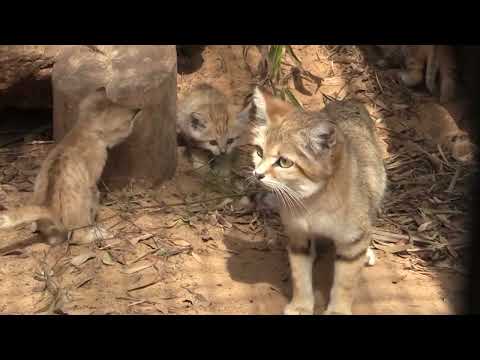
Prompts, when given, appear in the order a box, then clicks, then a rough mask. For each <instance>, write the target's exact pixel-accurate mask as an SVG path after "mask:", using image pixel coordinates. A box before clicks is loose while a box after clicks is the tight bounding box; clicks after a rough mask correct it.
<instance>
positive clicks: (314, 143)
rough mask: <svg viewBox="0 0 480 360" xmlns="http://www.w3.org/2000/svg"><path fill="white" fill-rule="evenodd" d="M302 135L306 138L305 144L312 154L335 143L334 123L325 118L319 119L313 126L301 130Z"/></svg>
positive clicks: (322, 150) (318, 152) (329, 147)
mask: <svg viewBox="0 0 480 360" xmlns="http://www.w3.org/2000/svg"><path fill="white" fill-rule="evenodd" d="M302 135H303V137H304V138H305V139H306V140H307V141H306V144H305V145H306V146H307V147H308V149H309V150H310V151H312V152H313V153H314V154H320V153H322V152H324V151H325V150H329V149H332V148H333V147H335V145H336V144H337V130H336V127H335V124H333V123H332V122H330V121H327V120H321V121H319V122H318V123H317V124H316V125H315V127H313V128H309V129H304V130H302Z"/></svg>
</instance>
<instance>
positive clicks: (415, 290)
mask: <svg viewBox="0 0 480 360" xmlns="http://www.w3.org/2000/svg"><path fill="white" fill-rule="evenodd" d="M294 50H295V51H296V53H297V55H298V56H299V57H300V58H301V60H302V64H303V67H304V68H305V69H308V70H309V71H311V72H312V73H313V74H315V75H317V76H318V77H321V78H323V82H322V85H321V86H320V87H317V86H316V85H315V84H313V83H309V82H305V87H306V88H307V90H309V91H310V92H311V94H312V95H304V94H301V93H300V92H298V91H296V90H292V91H293V92H294V94H295V95H296V96H297V97H298V99H299V100H300V101H301V102H302V103H303V105H304V107H305V108H307V109H319V108H321V107H322V106H323V105H324V100H325V95H329V96H332V97H335V98H343V97H344V96H347V95H351V96H355V97H357V98H359V99H360V100H362V101H363V102H364V103H365V104H366V105H367V107H368V109H369V111H370V113H371V115H372V117H373V118H374V119H375V120H376V121H377V124H378V128H379V132H380V134H381V136H382V138H383V139H384V141H385V154H386V155H385V157H386V161H387V164H390V165H391V166H390V167H389V166H387V169H389V178H390V179H391V180H392V181H393V186H392V189H391V194H390V195H389V197H388V198H387V201H386V209H385V212H384V216H383V217H382V219H381V220H380V221H379V224H378V228H379V229H381V230H383V231H385V232H388V233H390V232H392V233H393V232H394V230H395V231H396V232H397V233H402V232H401V230H404V231H403V234H412V231H411V229H415V230H416V232H414V234H416V236H420V235H422V234H423V235H424V236H425V237H422V239H427V240H428V239H430V240H429V241H431V242H435V241H437V239H446V241H447V245H445V244H444V246H443V247H442V246H440V247H438V246H437V247H433V246H430V247H428V246H427V247H420V246H419V245H418V244H417V243H414V242H413V243H411V244H410V243H408V241H407V242H405V241H403V240H404V239H403V238H402V239H403V240H402V239H400V240H402V241H400V240H399V241H398V242H396V243H392V242H391V241H390V242H388V241H383V242H382V241H380V240H381V239H383V240H385V238H381V237H379V238H378V242H377V243H376V244H377V246H376V249H375V253H376V256H377V264H376V265H375V266H373V267H366V268H365V269H364V270H363V273H362V277H361V282H360V285H359V288H358V296H357V300H356V302H355V305H354V313H355V314H453V313H457V312H459V311H460V308H461V300H462V295H463V287H462V281H463V276H462V269H463V268H462V267H461V266H460V265H459V263H461V261H460V260H459V259H461V257H462V252H461V250H462V249H463V246H460V245H458V244H459V241H460V240H461V239H462V236H463V230H462V229H463V228H464V227H465V224H464V222H465V221H464V220H465V219H464V218H465V211H466V210H465V206H464V205H462V204H463V203H464V202H465V196H466V195H465V191H466V190H465V187H466V185H465V184H466V181H467V175H468V174H467V173H468V171H467V170H465V168H464V167H462V166H460V165H455V169H457V168H458V169H461V175H460V176H457V180H456V184H455V185H456V186H455V188H454V190H453V191H451V192H449V193H446V192H445V188H446V187H447V186H449V185H450V184H451V180H452V177H453V173H452V172H451V171H447V170H449V169H450V167H448V166H446V165H445V168H444V169H443V170H442V169H440V170H439V169H437V170H436V173H435V174H436V176H437V177H436V178H435V179H436V183H437V185H438V187H439V188H438V189H437V188H432V180H429V183H428V184H426V182H425V181H424V182H423V183H422V182H421V181H420V182H419V184H420V185H418V184H417V187H418V186H423V187H422V188H421V189H420V190H419V189H418V188H417V193H416V194H414V193H412V192H413V190H412V189H411V188H409V187H408V185H406V184H403V183H402V184H400V183H399V182H400V181H402V178H401V177H399V176H400V175H401V174H400V175H399V173H398V172H396V171H397V170H398V168H399V167H400V165H398V166H393V165H392V164H394V162H393V161H394V160H395V159H397V158H398V157H401V156H402V154H404V153H405V152H408V149H405V148H404V147H402V146H401V142H402V141H403V140H402V139H398V138H395V136H392V134H393V135H395V134H397V135H398V134H402V136H408V137H410V138H411V139H415V140H417V138H418V136H417V134H416V133H415V131H414V130H412V128H413V127H414V126H413V125H414V124H413V125H412V121H411V120H409V119H410V118H411V116H410V115H411V112H409V111H410V108H411V101H416V100H415V99H416V97H414V99H413V100H412V96H414V95H415V94H414V95H412V93H411V91H410V90H407V89H404V88H402V87H401V86H399V85H395V84H393V83H392V81H393V80H391V77H390V76H389V73H388V71H386V72H383V73H382V72H378V73H377V72H376V71H370V70H368V69H367V70H368V71H367V70H366V69H365V67H361V66H360V65H358V64H357V63H358V59H357V58H355V59H353V60H354V61H353V62H352V61H351V60H352V59H350V58H346V59H342V56H350V54H351V53H350V52H348V51H347V52H345V53H342V52H341V51H338V48H334V47H324V46H313V45H312V46H294ZM354 54H356V53H354ZM355 56H359V55H358V54H357V55H355ZM203 57H204V63H203V65H202V67H201V68H200V69H199V70H198V71H197V72H194V73H192V74H189V75H179V76H178V92H179V96H182V95H183V94H184V93H185V92H186V91H188V90H189V89H191V88H192V87H193V86H195V84H197V83H199V82H203V81H206V82H210V83H213V84H215V85H216V86H218V87H220V88H222V89H223V90H224V91H225V92H227V93H229V94H231V95H232V96H233V97H234V99H235V101H236V102H238V103H239V104H241V103H242V101H243V98H244V96H245V95H247V94H248V92H249V91H250V89H251V84H252V83H253V81H254V76H253V75H252V74H251V72H250V70H249V67H248V65H247V64H255V61H256V60H258V57H257V58H256V57H255V53H254V52H253V51H252V52H250V54H249V55H248V58H247V59H246V61H245V59H244V57H243V53H242V48H241V47H239V46H209V47H208V48H207V49H206V50H205V52H204V54H203ZM362 66H363V65H362ZM251 67H253V65H251ZM356 67H357V68H356ZM288 68H289V65H288V64H285V65H284V69H287V70H288ZM287 70H285V71H287ZM382 82H383V83H382ZM389 84H390V85H389ZM392 84H393V85H392ZM394 86H397V88H395V89H396V90H395V91H394V92H392V93H389V91H390V90H389V89H390V88H392V87H394ZM380 88H381V89H380ZM372 89H373V90H372ZM417 95H418V97H419V98H424V97H425V95H424V94H422V93H421V91H420V92H419V93H418V94H417ZM405 104H407V105H405ZM51 146H52V145H49V144H33V145H32V144H29V143H27V142H25V143H22V144H20V145H19V144H15V145H10V146H7V147H3V148H0V169H1V172H0V204H1V206H2V207H3V208H10V207H12V206H17V205H19V204H21V203H24V202H25V201H26V200H27V199H28V198H29V196H30V194H29V193H30V192H31V191H32V184H33V179H34V176H35V174H36V172H37V171H38V166H39V165H40V164H41V161H42V159H43V158H44V156H45V154H46V153H47V152H48V150H49V148H50V147H51ZM414 150H415V149H414ZM414 150H411V151H414ZM179 151H181V149H179ZM432 151H434V150H432ZM417 152H418V150H417ZM427 153H429V154H430V155H426V154H424V153H422V152H420V154H416V155H417V157H416V158H415V159H418V161H419V162H416V163H415V162H413V161H412V163H411V164H410V165H408V163H407V164H404V163H405V161H404V163H403V164H401V165H402V166H404V165H405V166H407V167H404V168H403V170H402V171H403V172H402V174H404V175H405V173H406V172H408V171H409V170H408V169H409V168H408V166H410V167H411V168H412V169H413V168H414V169H415V171H420V173H418V174H417V173H409V174H406V175H405V176H404V177H410V178H414V179H417V180H418V179H422V178H421V176H424V177H425V176H429V175H428V173H425V174H422V173H421V168H422V166H423V165H424V163H428V162H429V161H430V162H431V159H430V160H429V157H431V156H432V155H431V154H433V152H430V150H429V151H427ZM435 156H436V155H435ZM179 159H180V160H179V161H180V163H179V166H178V170H177V174H176V176H175V178H174V179H172V180H171V181H169V182H167V183H165V184H163V185H162V186H160V187H159V188H157V189H150V190H146V189H140V188H136V187H135V186H133V185H132V187H130V188H127V189H124V190H123V191H116V192H108V191H105V192H104V193H103V199H102V204H103V206H102V209H101V212H100V216H99V219H100V220H99V222H101V223H102V226H106V227H107V228H109V229H110V231H111V232H113V233H114V234H115V236H114V238H112V239H106V240H102V241H98V242H96V243H94V244H90V245H82V246H77V245H64V246H60V247H56V248H49V247H48V246H47V245H44V244H33V245H29V246H26V247H22V248H19V249H18V250H15V251H13V252H11V253H9V254H7V255H4V256H2V257H0V312H1V313H6V314H25V313H26V314H32V313H58V314H280V313H281V312H282V308H283V306H284V305H285V304H286V302H287V301H288V298H289V296H290V292H291V284H290V279H289V268H288V260H287V257H286V253H285V250H284V247H283V245H282V244H283V243H284V240H285V239H284V237H283V235H282V231H281V226H280V224H279V222H278V219H276V218H275V217H265V216H262V214H257V213H249V214H248V213H247V214H243V215H241V214H239V212H238V211H237V209H236V207H235V201H232V202H228V201H226V195H225V193H222V192H221V191H218V189H215V188H214V187H212V186H209V185H208V184H205V181H204V179H202V178H200V177H199V176H196V175H195V174H190V173H189V164H188V163H187V162H186V161H185V160H184V159H183V157H182V156H180V157H179ZM447 161H448V160H447ZM425 166H426V165H425ZM452 166H453V165H452ZM417 168H418V169H417ZM405 169H406V170H405ZM439 174H440V176H439ZM397 177H399V178H397ZM392 178H393V179H392ZM428 189H430V190H428ZM432 189H433V190H432ZM419 193H420V194H421V195H418V194H419ZM408 194H411V196H412V197H409V195H408ZM407 195H408V196H407ZM422 196H423V197H422ZM230 198H231V199H232V200H234V198H232V197H230ZM432 198H436V199H437V200H438V204H440V205H438V204H437V205H438V206H437V208H439V207H440V208H441V206H442V205H441V204H445V203H447V204H448V206H449V207H448V209H452V210H451V211H453V214H457V215H458V216H455V215H452V216H450V215H449V217H448V218H446V219H447V223H448V224H449V226H446V225H445V223H442V222H441V221H440V220H438V219H436V218H435V219H434V220H435V222H433V223H432V224H433V225H431V227H432V229H431V231H432V232H433V231H435V233H436V234H437V235H436V236H433V235H432V236H430V235H431V234H430V233H429V232H428V231H429V230H430V228H429V226H428V225H424V226H423V228H421V229H419V227H420V226H421V225H422V224H425V222H426V218H427V219H429V218H428V216H430V215H429V213H427V212H425V211H420V210H418V211H417V212H416V210H412V209H416V208H418V209H423V208H421V207H419V206H420V205H421V204H423V203H418V202H415V201H424V202H428V201H430V199H432ZM210 199H218V200H214V201H210ZM395 199H401V200H400V202H401V203H402V204H403V206H409V208H408V209H407V210H408V211H407V210H405V209H404V208H401V207H400V208H398V201H397V202H396V201H395ZM206 200H209V201H206ZM427 200H428V201H427ZM437 200H435V201H437ZM186 203H188V205H185V204H186ZM419 204H420V205H419ZM430 205H431V206H429V208H431V207H432V204H430ZM399 209H400V210H399ZM448 209H447V210H448ZM447 210H445V211H447ZM398 212H401V216H399V215H396V214H395V213H398ZM447 213H448V212H447ZM448 214H450V213H448ZM419 216H420V219H418V217H419ZM385 218H388V219H390V220H388V219H385ZM392 219H393V220H392ZM440 219H442V218H440ZM443 219H444V218H443ZM431 221H433V220H431ZM427 228H428V229H427ZM419 230H422V231H419ZM420 233H421V234H420ZM423 235H422V236H423ZM30 236H31V233H30V230H29V228H28V227H24V228H22V229H16V230H11V231H2V232H1V233H0V241H1V243H2V246H3V245H5V246H6V245H8V244H12V243H13V242H16V241H19V240H22V241H23V240H26V239H28V238H29V237H30ZM407 238H408V236H407ZM432 239H433V240H432ZM459 239H460V240H459ZM427 240H424V241H427ZM406 243H407V245H409V246H405V244H406ZM452 244H454V245H455V246H454V245H452ZM399 246H404V248H403V250H402V249H400V250H399V249H398V248H396V247H399ZM392 249H393V250H392ZM451 253H453V255H452V254H451ZM331 265H332V264H331V256H330V255H327V256H325V257H324V258H320V259H319V260H318V261H317V264H316V280H315V281H316V293H317V313H321V312H322V310H323V309H324V305H325V301H326V299H327V298H328V290H329V286H330V283H331V273H332V271H331V270H332V269H331V267H332V266H331Z"/></svg>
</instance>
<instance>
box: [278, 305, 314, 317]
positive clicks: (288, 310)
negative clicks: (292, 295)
mask: <svg viewBox="0 0 480 360" xmlns="http://www.w3.org/2000/svg"><path fill="white" fill-rule="evenodd" d="M283 314H284V315H313V303H307V302H306V303H299V302H291V303H290V304H288V305H287V306H285V309H283Z"/></svg>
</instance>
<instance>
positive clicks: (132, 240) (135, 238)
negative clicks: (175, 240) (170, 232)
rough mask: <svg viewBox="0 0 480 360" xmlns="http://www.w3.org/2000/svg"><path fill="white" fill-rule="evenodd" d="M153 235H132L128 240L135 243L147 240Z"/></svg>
mask: <svg viewBox="0 0 480 360" xmlns="http://www.w3.org/2000/svg"><path fill="white" fill-rule="evenodd" d="M152 237H153V234H149V233H147V234H143V235H140V236H137V237H134V238H132V239H128V242H129V243H130V244H132V245H134V246H135V245H137V244H138V243H139V242H140V241H143V240H148V239H150V238H152Z"/></svg>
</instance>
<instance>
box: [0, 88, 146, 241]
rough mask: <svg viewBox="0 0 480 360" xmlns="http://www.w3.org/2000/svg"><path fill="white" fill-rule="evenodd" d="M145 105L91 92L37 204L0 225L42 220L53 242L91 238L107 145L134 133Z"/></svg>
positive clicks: (47, 172) (50, 166)
mask: <svg viewBox="0 0 480 360" xmlns="http://www.w3.org/2000/svg"><path fill="white" fill-rule="evenodd" d="M138 111H139V110H132V109H127V108H124V107H122V106H119V105H116V104H113V103H112V102H110V101H109V100H108V99H107V97H106V94H105V90H104V89H100V90H98V91H97V92H95V93H94V94H91V95H89V96H88V97H87V98H86V99H85V100H83V101H82V103H81V104H80V107H79V119H78V121H77V122H76V124H75V125H74V127H73V128H72V130H71V131H70V132H69V133H68V134H67V135H66V136H65V137H64V138H63V139H62V140H61V141H60V143H59V144H58V145H57V146H55V148H54V149H53V150H52V151H51V152H50V153H49V154H48V156H47V158H46V159H45V161H44V162H43V164H42V167H41V168H40V172H39V174H38V175H37V178H36V181H35V186H34V193H33V199H32V201H31V205H28V206H24V207H20V208H18V209H13V210H10V211H7V212H6V213H3V214H1V215H0V228H10V227H14V226H17V225H20V224H24V223H33V222H34V223H36V230H37V231H38V232H39V233H40V235H41V236H42V237H43V238H44V240H46V241H47V242H48V243H50V244H52V245H53V244H58V243H60V242H63V241H64V240H66V238H67V235H68V232H69V231H70V230H73V229H77V228H81V227H86V228H82V229H78V230H76V231H74V232H73V235H72V241H78V242H89V241H92V240H93V239H94V238H93V239H92V236H95V234H96V233H95V231H94V229H92V228H91V227H88V226H89V225H92V224H93V223H94V220H95V215H96V211H97V205H98V201H99V192H98V189H97V181H98V180H99V178H100V176H101V174H102V171H103V168H104V166H105V162H106V160H107V149H108V148H111V147H113V146H115V145H116V144H118V143H120V142H121V141H123V140H124V139H125V138H127V137H128V136H129V134H130V133H131V131H132V128H133V125H134V121H135V118H136V114H137V112H138Z"/></svg>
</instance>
